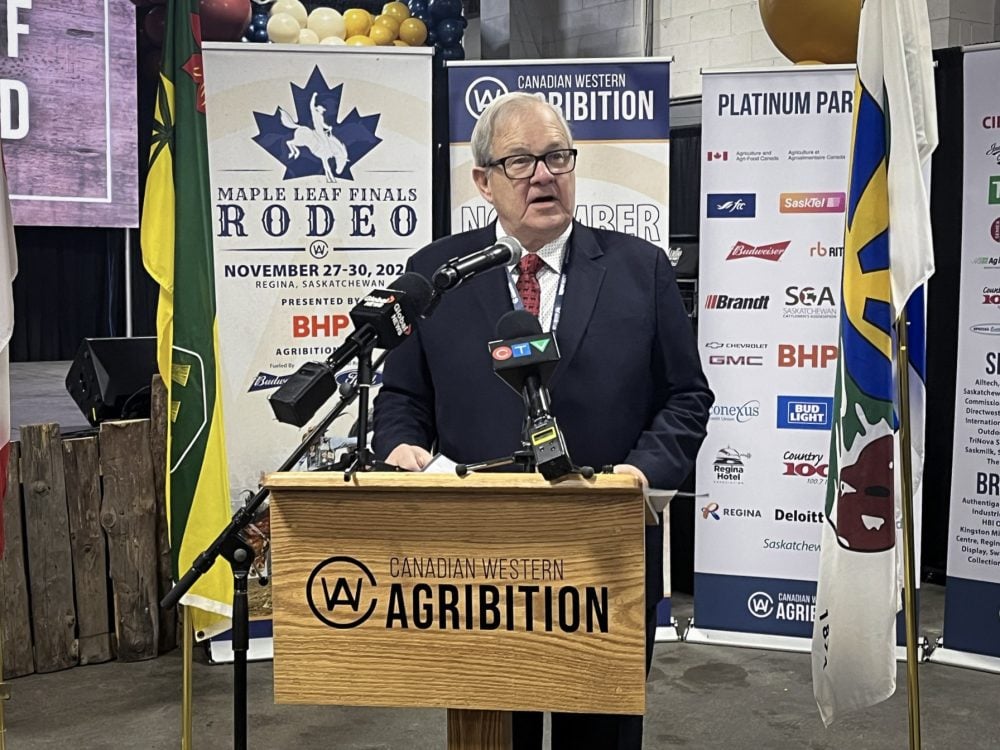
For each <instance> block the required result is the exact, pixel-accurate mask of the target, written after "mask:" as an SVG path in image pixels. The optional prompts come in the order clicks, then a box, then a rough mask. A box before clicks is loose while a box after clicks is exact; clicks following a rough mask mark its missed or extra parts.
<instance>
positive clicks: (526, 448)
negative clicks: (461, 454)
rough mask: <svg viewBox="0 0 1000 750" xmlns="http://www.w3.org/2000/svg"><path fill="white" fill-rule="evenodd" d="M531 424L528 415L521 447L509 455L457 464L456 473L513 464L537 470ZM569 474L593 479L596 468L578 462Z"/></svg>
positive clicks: (460, 474) (529, 470) (526, 471)
mask: <svg viewBox="0 0 1000 750" xmlns="http://www.w3.org/2000/svg"><path fill="white" fill-rule="evenodd" d="M530 426H531V420H530V419H529V418H528V417H527V416H526V417H525V425H524V432H523V433H522V435H521V447H520V449H518V450H516V451H514V452H513V453H511V454H510V455H509V456H500V457H499V458H488V459H486V460H485V461H477V462H476V463H471V464H457V465H456V466H455V473H456V474H457V475H458V476H460V477H464V476H465V475H467V474H468V473H469V472H471V471H489V470H490V469H497V468H499V467H501V466H512V465H516V466H520V467H521V469H520V470H521V472H523V473H525V474H531V473H534V472H537V471H538V464H537V462H536V461H535V451H534V450H532V448H531V443H530V442H529V441H528V439H527V432H528V428H529V427H530ZM569 474H579V475H580V476H581V477H583V478H584V479H591V478H592V477H593V476H594V469H593V468H592V467H590V466H577V465H576V464H572V467H571V469H570V471H569ZM564 476H565V475H564ZM560 479H562V477H560Z"/></svg>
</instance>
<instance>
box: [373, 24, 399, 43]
mask: <svg viewBox="0 0 1000 750" xmlns="http://www.w3.org/2000/svg"><path fill="white" fill-rule="evenodd" d="M368 36H369V38H370V39H371V40H372V41H373V42H375V44H377V45H379V46H380V47H390V46H392V43H393V42H394V41H395V40H396V34H395V33H393V30H392V28H390V27H389V26H384V25H383V24H380V23H376V24H373V25H372V30H371V31H369V32H368Z"/></svg>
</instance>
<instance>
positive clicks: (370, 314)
mask: <svg viewBox="0 0 1000 750" xmlns="http://www.w3.org/2000/svg"><path fill="white" fill-rule="evenodd" d="M433 293H434V290H433V289H432V288H431V285H430V283H429V282H428V281H427V279H425V278H424V277H423V276H421V275H420V274H419V273H413V272H410V273H404V274H403V275H402V276H400V277H399V278H398V279H396V280H395V281H393V282H392V283H391V284H390V285H389V288H388V289H373V290H372V291H371V292H369V293H368V295H367V296H366V297H365V298H364V299H363V300H361V302H359V303H358V304H357V305H355V306H354V309H353V310H351V313H350V315H351V320H352V321H353V322H354V332H353V333H351V334H350V335H349V336H348V337H347V340H346V341H344V343H343V344H341V345H340V346H339V347H337V350H336V351H335V352H334V353H333V354H331V355H330V356H329V357H327V359H326V361H325V362H306V363H305V364H304V365H302V367H300V368H299V369H298V370H296V371H295V373H294V374H293V375H292V376H291V377H289V378H288V380H286V381H285V383H284V384H283V385H282V386H281V387H280V388H278V390H276V391H275V392H274V393H272V394H271V396H270V397H269V398H268V401H269V402H270V404H271V411H272V412H274V416H275V417H276V418H277V420H278V421H279V422H282V423H284V424H292V425H295V426H296V427H301V426H302V425H304V424H305V423H306V422H308V421H309V420H310V419H312V416H313V414H315V413H316V411H317V410H318V409H319V408H320V407H321V406H322V405H323V404H325V403H326V402H327V401H328V400H329V398H330V397H331V396H332V395H333V394H334V392H335V391H336V390H337V377H336V373H337V371H338V370H340V369H341V368H343V367H344V365H346V364H347V363H348V362H350V361H351V360H352V359H354V358H355V357H357V356H358V355H359V354H362V353H363V352H364V351H365V350H367V349H371V348H375V347H377V348H379V349H393V348H395V347H397V346H399V345H400V344H401V343H403V341H404V340H405V339H406V337H407V336H409V335H410V334H411V333H412V332H413V326H414V324H415V323H416V321H417V319H418V318H419V317H420V315H421V314H422V313H423V312H424V309H425V308H426V307H427V303H428V302H429V301H430V298H431V295H432V294H433Z"/></svg>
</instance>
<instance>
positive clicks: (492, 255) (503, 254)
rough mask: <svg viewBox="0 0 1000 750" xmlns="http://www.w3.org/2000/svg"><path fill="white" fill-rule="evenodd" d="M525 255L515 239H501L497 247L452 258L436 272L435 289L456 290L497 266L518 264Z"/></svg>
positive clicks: (442, 290)
mask: <svg viewBox="0 0 1000 750" xmlns="http://www.w3.org/2000/svg"><path fill="white" fill-rule="evenodd" d="M523 254H524V248H523V247H521V243H520V242H518V241H517V240H515V239H514V238H513V237H501V238H500V239H498V240H497V242H496V244H495V245H490V246H489V247H487V248H485V249H483V250H477V251H476V252H474V253H469V254H468V255H465V256H463V257H461V258H452V259H451V260H449V261H448V262H447V263H445V264H444V265H442V266H441V267H440V268H439V269H438V270H436V271H435V272H434V275H433V276H432V277H431V280H432V281H433V282H434V288H435V289H437V290H438V291H441V292H444V291H447V290H448V289H454V288H455V287H456V286H458V285H459V284H461V283H462V282H463V281H465V280H466V279H468V278H471V277H473V276H476V275H477V274H480V273H482V272H483V271H489V270H490V269H491V268H496V267H497V266H506V265H508V264H510V263H517V262H518V261H519V260H521V255H523Z"/></svg>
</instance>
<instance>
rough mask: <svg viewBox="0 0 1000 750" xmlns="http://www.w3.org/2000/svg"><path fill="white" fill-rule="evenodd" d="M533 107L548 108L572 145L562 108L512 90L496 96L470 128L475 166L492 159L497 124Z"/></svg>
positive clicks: (532, 95)
mask: <svg viewBox="0 0 1000 750" xmlns="http://www.w3.org/2000/svg"><path fill="white" fill-rule="evenodd" d="M534 107H541V108H543V109H548V110H549V111H550V112H552V114H553V115H554V116H555V118H556V120H557V121H558V122H559V125H560V127H562V129H563V132H564V133H566V140H567V141H568V143H569V145H570V146H572V145H573V134H572V133H571V132H570V130H569V124H567V122H566V118H565V117H563V113H562V110H560V109H559V108H558V107H556V106H554V105H553V104H550V103H549V102H547V101H546V100H545V99H543V98H542V97H541V96H536V95H534V94H526V93H524V92H523V91H512V92H511V93H509V94H503V95H502V96H498V97H497V98H496V99H494V100H493V102H492V103H491V104H490V105H489V106H488V107H486V109H485V110H484V111H483V113H482V115H480V117H479V121H478V122H476V127H474V128H473V129H472V143H471V145H472V160H473V163H475V165H476V166H477V167H485V166H486V165H488V164H489V163H490V161H491V160H492V159H493V155H492V154H491V153H490V149H491V147H492V146H493V133H494V131H495V130H496V129H497V127H498V126H499V125H501V124H502V123H503V122H506V121H507V119H509V118H510V117H511V116H513V115H515V114H517V113H519V112H524V111H526V110H528V109H531V108H534Z"/></svg>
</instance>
